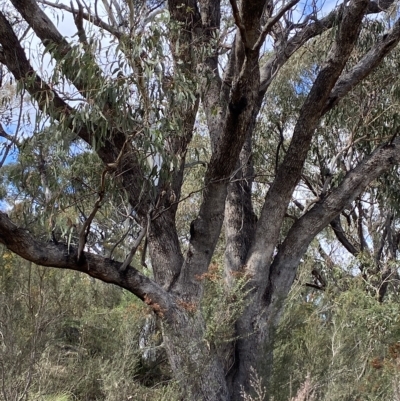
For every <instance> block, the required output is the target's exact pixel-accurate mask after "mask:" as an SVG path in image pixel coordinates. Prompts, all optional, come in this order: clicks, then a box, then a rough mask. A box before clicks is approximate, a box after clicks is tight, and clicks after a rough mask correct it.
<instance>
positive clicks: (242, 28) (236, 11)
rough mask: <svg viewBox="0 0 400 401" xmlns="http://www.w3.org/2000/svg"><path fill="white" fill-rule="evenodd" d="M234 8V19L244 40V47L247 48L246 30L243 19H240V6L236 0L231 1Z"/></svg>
mask: <svg viewBox="0 0 400 401" xmlns="http://www.w3.org/2000/svg"><path fill="white" fill-rule="evenodd" d="M229 1H230V3H231V7H232V12H233V18H234V20H235V24H236V26H237V27H238V29H239V32H240V37H241V39H242V42H243V45H244V47H247V39H246V28H245V26H244V25H243V23H242V19H241V18H240V12H239V9H238V6H237V4H236V0H229Z"/></svg>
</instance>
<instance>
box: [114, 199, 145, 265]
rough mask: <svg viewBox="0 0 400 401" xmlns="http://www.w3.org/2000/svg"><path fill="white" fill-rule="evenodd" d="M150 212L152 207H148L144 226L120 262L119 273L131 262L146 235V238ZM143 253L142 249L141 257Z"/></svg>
mask: <svg viewBox="0 0 400 401" xmlns="http://www.w3.org/2000/svg"><path fill="white" fill-rule="evenodd" d="M152 212H153V208H152V207H150V209H149V212H148V213H147V223H146V227H143V228H142V229H141V230H140V233H139V235H138V237H137V238H136V240H135V242H134V243H133V246H132V249H131V251H130V252H129V255H128V256H127V258H126V259H125V261H124V263H122V265H121V266H120V268H119V272H120V273H123V272H125V270H126V268H127V267H128V266H129V265H130V264H131V262H132V259H133V257H134V256H135V253H136V251H137V249H138V248H139V245H140V243H141V242H142V239H143V238H144V237H145V236H146V240H147V236H148V234H149V231H150V224H151V220H152V219H151V213H152ZM145 253H146V252H145V250H143V254H142V258H143V255H145ZM142 264H143V263H142Z"/></svg>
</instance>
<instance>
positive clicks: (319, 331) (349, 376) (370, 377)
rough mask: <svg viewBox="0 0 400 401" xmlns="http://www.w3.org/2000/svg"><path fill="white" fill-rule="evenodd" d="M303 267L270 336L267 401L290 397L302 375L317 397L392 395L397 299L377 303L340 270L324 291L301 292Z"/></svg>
mask: <svg viewBox="0 0 400 401" xmlns="http://www.w3.org/2000/svg"><path fill="white" fill-rule="evenodd" d="M306 269H307V267H305V268H304V266H303V273H302V274H301V275H300V277H299V280H298V282H297V283H296V284H295V286H294V287H293V289H292V291H291V295H290V297H289V299H288V301H287V303H286V308H285V313H284V315H283V318H282V321H281V324H280V326H279V329H278V332H277V335H276V339H277V343H276V346H275V353H274V376H273V380H272V388H273V397H274V398H273V399H274V400H275V401H278V400H285V401H286V400H287V399H289V398H290V397H293V396H295V395H296V393H297V392H298V390H299V389H300V388H301V385H302V384H303V383H304V382H305V381H306V379H307V377H308V376H309V377H310V378H311V382H312V386H313V392H314V394H315V396H316V399H318V400H321V401H335V400H338V401H339V400H358V399H359V400H371V401H372V400H376V401H378V400H382V399H394V397H395V395H396V391H398V388H397V385H396V383H397V377H398V375H399V372H398V364H399V361H400V359H398V355H399V351H398V350H399V347H400V346H399V343H398V339H399V336H400V317H399V316H400V307H399V305H398V303H397V302H393V301H392V300H390V299H388V300H386V301H385V302H383V303H379V302H377V299H376V297H375V296H373V295H371V294H370V292H369V291H368V286H367V285H366V283H365V281H364V280H362V279H361V277H353V278H351V279H350V277H349V276H348V275H347V274H343V273H342V275H341V277H340V278H338V279H337V281H336V284H334V283H333V282H331V284H330V285H329V286H328V288H327V289H326V291H324V292H321V291H315V290H311V291H310V290H306V287H304V284H305V282H306V281H307V279H308V277H307V272H306ZM343 288H346V290H344V291H343Z"/></svg>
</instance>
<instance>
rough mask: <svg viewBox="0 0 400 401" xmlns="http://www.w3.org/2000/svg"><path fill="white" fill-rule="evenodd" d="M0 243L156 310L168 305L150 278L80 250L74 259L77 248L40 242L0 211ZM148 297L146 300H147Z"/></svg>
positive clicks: (168, 298)
mask: <svg viewBox="0 0 400 401" xmlns="http://www.w3.org/2000/svg"><path fill="white" fill-rule="evenodd" d="M0 243H2V244H4V245H5V246H6V247H7V249H9V250H10V251H12V252H14V253H16V254H17V255H19V256H21V257H22V258H24V259H26V260H29V261H31V262H34V263H36V264H38V265H41V266H48V267H56V268H60V269H70V270H76V271H79V272H82V273H86V274H88V275H89V276H91V277H94V278H97V279H99V280H102V281H104V282H106V283H112V284H116V285H118V286H120V287H122V288H125V289H127V290H128V291H130V292H132V293H133V294H135V295H136V296H137V297H139V298H140V299H141V300H143V301H145V302H146V303H148V304H150V306H152V307H153V309H155V308H156V305H158V306H159V312H161V313H162V310H165V311H167V310H168V309H169V308H170V303H171V300H170V297H169V295H168V294H167V293H166V292H165V291H164V290H163V289H162V288H161V287H159V286H158V285H157V284H156V283H155V282H154V281H153V280H151V279H150V278H148V277H146V276H144V275H143V274H141V273H140V272H139V271H137V270H136V269H135V268H133V267H132V266H130V267H129V269H127V270H126V271H125V272H120V271H119V268H120V267H121V265H122V263H120V262H117V261H114V260H111V259H107V258H103V257H101V256H98V255H94V254H91V253H89V252H83V253H82V257H81V258H80V260H79V261H78V250H77V249H76V248H73V247H67V246H66V245H64V244H58V245H56V244H54V243H50V242H40V241H38V240H36V239H35V238H34V237H33V236H32V235H31V234H30V233H29V232H28V231H27V230H25V229H23V228H19V227H17V226H16V225H15V224H14V223H13V222H12V221H11V220H10V219H9V218H8V216H7V215H6V214H5V213H2V212H0ZM149 300H150V301H149Z"/></svg>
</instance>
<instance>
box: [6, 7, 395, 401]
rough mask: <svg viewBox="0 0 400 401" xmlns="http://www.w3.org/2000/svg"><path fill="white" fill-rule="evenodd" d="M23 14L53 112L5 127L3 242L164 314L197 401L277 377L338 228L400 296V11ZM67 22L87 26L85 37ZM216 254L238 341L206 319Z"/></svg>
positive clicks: (17, 34) (175, 364)
mask: <svg viewBox="0 0 400 401" xmlns="http://www.w3.org/2000/svg"><path fill="white" fill-rule="evenodd" d="M11 4H12V7H11V5H9V4H4V3H3V5H2V6H3V7H2V12H1V13H0V45H1V49H0V62H1V63H2V64H3V65H4V67H5V69H6V70H7V74H9V75H8V76H10V75H12V76H13V79H15V81H17V82H18V86H19V88H20V90H25V91H26V93H28V94H29V96H30V101H31V103H32V104H33V105H34V106H35V110H36V115H35V116H34V118H33V116H32V112H28V115H29V120H30V121H32V125H31V126H29V125H28V124H27V123H28V122H29V120H28V117H27V116H26V115H25V119H23V118H22V117H21V120H22V121H23V122H26V124H23V125H22V126H21V124H10V125H9V129H10V130H11V132H12V131H15V134H14V135H13V136H10V135H9V134H7V132H6V129H5V128H3V131H4V132H3V136H4V137H6V138H7V139H8V140H9V141H10V143H11V144H12V145H14V146H16V147H17V148H19V151H20V155H19V157H20V160H19V163H18V164H17V165H15V166H4V167H3V170H4V172H5V173H4V177H5V179H6V181H5V185H4V188H6V189H7V191H8V194H7V196H8V197H7V200H8V202H9V203H11V204H12V205H13V208H12V211H10V216H8V215H7V214H6V213H1V214H0V242H1V243H3V244H4V245H5V247H6V248H8V249H9V250H10V251H12V252H14V253H16V254H18V255H20V256H21V257H23V258H24V259H26V260H28V261H32V262H34V263H37V264H39V265H42V266H50V267H56V268H63V269H71V270H76V271H80V272H84V273H86V274H88V275H90V276H92V277H94V278H98V279H100V280H103V281H105V282H107V283H113V284H116V285H118V286H120V287H122V288H125V289H127V290H128V291H130V292H132V293H133V294H135V295H136V296H137V297H138V298H140V299H141V300H142V301H143V302H144V303H146V304H147V305H149V306H150V307H151V309H152V310H153V312H154V314H155V315H156V316H157V318H158V320H159V323H160V325H161V330H162V337H163V345H164V347H165V350H166V353H167V355H168V360H169V363H170V367H171V369H172V372H173V374H174V377H175V378H176V380H177V381H178V383H179V386H180V388H181V391H182V393H183V394H184V397H185V398H187V399H193V400H203V399H208V400H237V399H241V398H242V394H243V391H244V392H245V393H248V392H250V391H251V383H252V375H254V372H255V374H256V375H258V376H259V377H261V378H262V379H265V380H267V379H268V378H269V377H270V375H271V373H272V366H273V364H272V350H273V344H274V333H275V331H276V329H277V326H278V324H279V321H280V317H281V315H282V312H283V310H284V301H285V299H286V298H287V295H288V293H289V290H290V288H291V286H292V284H293V281H294V279H295V277H296V272H297V270H298V267H299V265H300V262H301V260H302V258H303V257H304V255H305V253H306V251H307V249H308V247H309V245H310V243H311V242H312V241H313V240H321V241H322V244H321V246H320V249H321V255H324V256H326V252H325V253H324V241H323V240H322V239H321V238H320V237H319V233H321V232H322V230H324V229H326V228H327V227H328V226H331V227H332V229H333V233H334V235H335V236H336V237H337V240H338V241H339V242H340V244H342V246H343V247H344V249H346V250H347V251H349V252H350V253H351V254H352V255H353V257H357V258H358V259H357V260H359V266H358V267H359V268H360V270H361V273H362V277H363V279H364V280H366V282H368V283H369V285H370V286H371V288H370V290H371V289H372V290H373V291H375V293H376V294H377V301H383V300H384V297H385V295H386V292H387V287H388V285H387V283H388V279H389V278H390V277H392V278H393V277H395V275H396V268H395V261H396V253H397V245H398V233H397V230H398V228H397V210H396V202H395V199H396V198H395V196H394V192H393V191H392V192H391V193H392V195H393V196H392V198H390V197H389V198H387V197H383V196H382V193H383V192H382V190H381V189H382V188H383V189H384V191H385V190H388V193H389V192H390V191H389V189H390V186H388V183H389V182H391V181H390V180H393V177H395V178H396V179H397V176H396V175H394V170H395V169H397V166H398V163H399V162H400V152H399V151H398V149H399V146H400V142H399V140H398V139H397V138H396V134H397V121H398V118H397V114H396V102H397V93H398V92H397V90H396V88H397V76H396V75H395V74H394V72H395V71H396V66H397V63H398V62H397V58H396V57H395V53H394V49H395V48H396V45H397V43H398V41H399V39H400V25H399V21H398V20H397V19H396V17H397V15H396V11H395V10H396V9H395V4H392V2H391V1H387V2H383V3H381V2H380V3H375V2H370V1H367V0H355V1H350V2H348V3H343V4H339V5H337V6H336V7H335V8H334V9H333V10H332V11H330V12H329V13H327V14H326V16H323V12H322V11H321V7H322V5H321V4H318V3H315V2H312V3H305V4H304V5H303V4H300V3H299V2H298V1H297V0H292V1H289V2H280V1H277V2H270V1H245V0H243V1H239V2H236V1H235V0H231V2H230V4H226V3H224V2H221V1H199V2H195V1H191V0H189V1H182V0H180V1H175V0H171V1H168V2H167V3H163V2H162V3H155V2H138V3H136V2H131V1H127V2H119V1H115V0H112V1H110V2H103V4H104V8H100V7H99V6H98V4H97V2H96V3H95V4H93V5H89V4H88V5H86V4H84V3H83V2H82V3H81V2H79V1H77V2H76V3H71V5H68V6H67V5H63V4H56V3H54V4H53V3H50V2H48V1H47V0H46V1H45V0H40V1H35V0H11ZM57 10H61V12H65V13H68V14H69V15H72V17H73V20H74V22H75V25H76V34H75V35H74V36H73V37H72V38H71V40H70V41H67V39H66V38H65V37H64V36H63V35H61V33H60V32H59V31H58V30H57V28H56V26H55V25H54V23H53V22H52V19H51V18H50V16H52V15H53V20H54V19H56V17H57V15H59V14H52V13H53V12H54V13H57V12H58V11H57ZM371 14H372V15H373V18H372V19H371V20H369V19H368V15H371ZM376 14H378V18H377V16H376ZM381 14H382V15H381ZM393 16H394V17H393ZM29 35H31V36H29ZM32 38H35V40H38V41H39V45H38V53H36V55H34V53H33V50H31V49H28V48H27V47H28V43H29V40H28V39H32ZM24 47H25V49H24ZM28 50H30V51H29V52H30V53H31V55H29V58H28V56H27V53H28ZM391 52H392V53H391ZM388 55H390V56H392V55H393V57H390V58H389V59H387V60H386V64H382V63H383V60H384V58H385V57H387V56H388ZM304 56H306V57H304ZM35 57H36V60H39V64H38V63H37V62H36V61H35ZM47 60H49V66H48V68H47V69H46V68H43V62H44V61H46V62H47ZM35 64H36V65H37V68H35ZM371 74H374V75H371ZM377 79H379V85H376V82H377V81H376V80H377ZM388 93H389V94H390V96H387V94H388ZM22 100H23V99H21V101H22ZM341 102H342V104H343V105H344V107H343V108H340V109H339V107H338V106H339V105H340V103H341ZM23 109H24V108H23V107H22V110H21V111H22V112H24V110H23ZM18 117H19V116H18ZM24 158H25V159H24ZM192 169H195V170H192ZM189 172H190V174H189ZM194 172H197V177H198V178H197V183H195V186H194V187H193V188H189V187H188V186H187V181H188V179H189V178H190V177H194V176H196V174H195V173H194ZM389 177H392V178H389ZM183 191H187V192H183ZM388 199H389V200H390V199H393V200H394V202H393V203H391V202H390V201H389V200H388ZM304 200H305V201H304ZM185 207H186V208H187V210H188V211H189V213H190V214H188V216H193V217H192V221H191V223H190V226H189V227H188V224H181V222H180V223H179V224H177V213H178V212H181V210H182V209H180V208H185ZM378 211H379V212H378ZM188 218H189V217H188ZM344 219H345V220H344ZM344 221H346V222H347V223H346V224H347V226H345V227H343V225H344ZM222 228H223V230H222ZM27 229H29V231H28V230H27ZM185 230H186V232H185ZM49 240H51V241H49ZM219 240H220V242H219ZM221 248H223V249H224V258H223V261H221V260H218V254H219V252H218V250H220V249H221ZM147 249H148V254H147ZM138 251H139V252H140V255H139V256H136V257H135V255H136V253H137V252H138ZM328 256H329V255H328ZM213 257H215V260H214V262H216V263H218V262H219V264H220V265H222V269H223V277H224V280H223V283H224V286H223V287H222V289H221V287H220V288H219V289H218V287H217V289H218V291H220V292H221V293H223V294H224V296H223V297H220V298H219V299H221V300H224V302H225V303H226V304H227V305H230V304H229V302H231V303H233V304H234V306H233V307H232V309H231V310H232V313H230V314H229V313H228V315H229V319H226V323H227V326H230V330H228V331H226V332H225V334H224V335H225V336H226V337H225V338H224V339H225V341H223V342H221V341H218V340H219V337H220V336H221V335H222V334H221V333H217V334H215V333H216V332H215V330H214V331H213V330H212V328H213V326H212V320H210V319H208V318H207V311H206V309H205V308H204V301H206V300H207V292H205V289H207V288H206V287H207V284H206V283H207V282H208V279H210V278H212V277H213V274H216V271H218V270H217V269H216V267H215V265H214V264H211V265H210V263H211V262H212V261H213ZM147 264H149V266H150V265H151V274H148V272H147V270H143V267H141V266H140V265H143V266H147ZM209 266H214V267H212V268H211V270H209ZM313 276H314V279H315V281H314V283H312V284H313V285H314V287H318V288H319V289H322V288H323V287H324V286H325V284H324V278H323V276H322V275H321V274H319V272H318V271H314V272H313ZM217 289H216V290H217ZM234 294H236V301H237V299H238V298H239V299H240V300H241V301H240V302H236V301H235V295H234ZM219 307H220V308H225V307H226V306H225V305H224V304H221V305H219ZM228 310H229V309H228ZM215 313H216V306H214V312H213V314H214V316H215ZM210 333H211V334H210ZM212 333H214V335H212Z"/></svg>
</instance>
